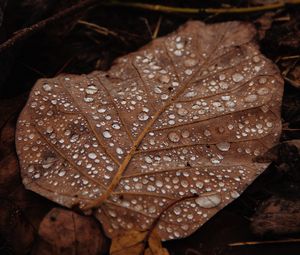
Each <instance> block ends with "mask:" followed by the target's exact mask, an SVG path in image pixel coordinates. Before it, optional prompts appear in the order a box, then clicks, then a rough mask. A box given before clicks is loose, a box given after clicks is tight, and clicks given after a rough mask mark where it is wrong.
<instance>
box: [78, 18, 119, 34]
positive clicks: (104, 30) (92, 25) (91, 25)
mask: <svg viewBox="0 0 300 255" xmlns="http://www.w3.org/2000/svg"><path fill="white" fill-rule="evenodd" d="M77 23H78V24H81V25H85V26H86V27H88V28H90V29H93V30H94V31H96V32H97V33H99V34H101V35H105V36H108V35H110V36H114V37H119V36H118V34H117V33H116V32H114V31H111V30H109V29H108V28H106V27H101V26H99V25H97V24H95V23H90V22H87V21H85V20H78V22H77Z"/></svg>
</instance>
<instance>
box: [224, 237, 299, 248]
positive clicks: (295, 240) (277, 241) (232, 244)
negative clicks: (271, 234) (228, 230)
mask: <svg viewBox="0 0 300 255" xmlns="http://www.w3.org/2000/svg"><path fill="white" fill-rule="evenodd" d="M276 243H300V239H296V238H295V239H285V240H271V241H257V242H256V241H251V242H240V243H230V244H228V246H230V247H235V246H244V245H258V244H276Z"/></svg>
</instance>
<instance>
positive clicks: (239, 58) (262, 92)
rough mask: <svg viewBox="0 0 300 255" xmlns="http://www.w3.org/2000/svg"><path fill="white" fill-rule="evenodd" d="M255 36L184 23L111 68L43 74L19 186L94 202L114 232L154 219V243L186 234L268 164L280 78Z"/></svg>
mask: <svg viewBox="0 0 300 255" xmlns="http://www.w3.org/2000/svg"><path fill="white" fill-rule="evenodd" d="M254 35H255V29H254V28H253V27H252V26H251V25H249V24H246V23H242V22H226V23H219V24H213V25H205V24H204V23H201V22H188V23H187V24H186V25H184V26H183V27H181V28H180V29H179V30H178V31H177V32H174V33H172V34H170V35H168V36H166V37H162V38H159V39H156V40H154V41H152V42H151V43H150V44H149V45H147V46H145V47H144V48H142V49H140V50H139V51H137V52H134V53H131V54H129V55H127V56H124V57H121V58H119V59H118V60H117V61H116V62H115V64H114V65H113V66H112V68H111V69H110V70H109V71H108V72H100V71H97V72H93V73H91V74H89V75H82V76H76V75H61V76H58V77H55V78H53V79H41V80H39V81H38V82H37V84H36V85H35V86H34V88H33V90H32V92H31V94H30V97H29V100H28V102H27V104H26V106H25V108H24V110H23V111H22V113H21V115H20V118H19V121H18V127H17V134H16V143H17V152H18V155H19V159H20V164H21V168H22V177H23V183H24V184H25V186H26V187H27V188H28V189H31V190H33V191H35V192H37V193H39V194H41V195H43V196H45V197H47V198H49V199H51V200H53V201H55V202H57V203H59V204H62V205H65V206H68V207H73V206H78V207H79V208H81V210H83V211H84V212H86V213H89V212H91V209H93V214H94V215H95V217H96V218H97V219H98V220H99V221H100V222H101V223H102V225H103V228H104V230H105V232H106V234H107V235H108V236H109V237H111V238H115V237H116V236H120V234H124V233H125V232H130V233H133V232H134V231H137V232H140V233H143V232H145V231H148V230H149V229H151V226H153V222H154V221H157V224H156V225H155V230H153V229H152V230H151V231H154V232H153V233H156V235H158V236H159V237H160V238H161V239H162V240H169V239H174V238H182V237H185V236H188V235H190V234H191V233H192V232H194V231H195V230H196V229H197V228H199V226H201V225H202V224H203V223H205V222H206V221H207V220H208V219H209V218H210V217H212V216H213V215H214V214H215V213H216V212H218V211H219V210H220V209H221V208H223V207H224V206H225V205H227V204H228V203H229V202H231V201H232V200H233V199H235V198H237V197H238V196H239V194H240V193H241V192H242V191H243V190H244V189H245V188H246V187H247V186H248V185H249V184H250V183H251V182H252V181H253V180H254V178H255V177H256V176H257V175H258V174H260V173H261V172H262V171H263V170H264V169H265V168H266V167H267V166H268V163H257V162H255V161H254V158H255V157H256V156H259V155H262V154H263V153H264V152H265V151H267V150H268V149H269V148H270V147H272V146H273V145H274V144H275V143H276V142H277V141H278V138H279V134H280V131H281V120H280V107H281V98H282V91H283V81H282V79H281V77H280V74H279V72H278V70H277V68H276V66H275V65H274V64H273V63H272V62H271V61H270V60H268V59H266V58H265V57H264V56H263V55H262V54H261V53H260V52H259V50H258V47H257V45H256V43H255V42H254V41H253V37H254ZM195 194H196V195H195ZM174 201H175V203H174ZM170 205H171V206H170ZM158 217H159V218H158ZM134 233H136V232H134Z"/></svg>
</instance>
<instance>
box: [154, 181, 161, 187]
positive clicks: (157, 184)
mask: <svg viewBox="0 0 300 255" xmlns="http://www.w3.org/2000/svg"><path fill="white" fill-rule="evenodd" d="M155 185H156V186H157V187H159V188H161V187H162V186H163V182H162V181H160V180H157V181H156V182H155Z"/></svg>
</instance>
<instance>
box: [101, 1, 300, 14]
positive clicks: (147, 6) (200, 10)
mask: <svg viewBox="0 0 300 255" xmlns="http://www.w3.org/2000/svg"><path fill="white" fill-rule="evenodd" d="M102 4H103V5H112V6H125V7H133V8H137V9H144V10H150V11H158V12H166V13H183V14H198V13H208V14H221V13H251V12H259V11H268V10H274V9H279V8H284V7H285V6H286V5H287V4H289V5H297V4H300V0H285V1H278V2H276V3H272V4H266V5H261V6H250V7H228V8H186V7H175V6H167V5H159V4H148V3H134V2H121V1H110V2H107V3H102Z"/></svg>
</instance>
